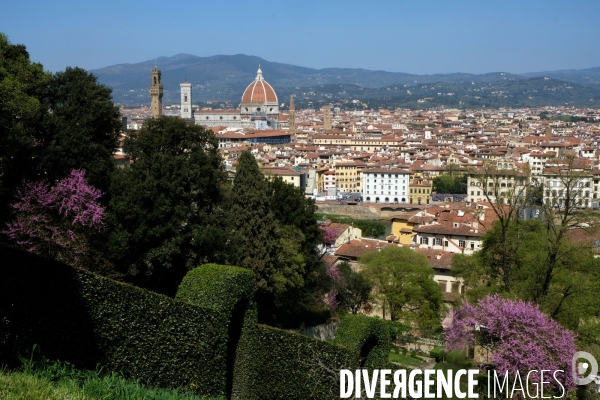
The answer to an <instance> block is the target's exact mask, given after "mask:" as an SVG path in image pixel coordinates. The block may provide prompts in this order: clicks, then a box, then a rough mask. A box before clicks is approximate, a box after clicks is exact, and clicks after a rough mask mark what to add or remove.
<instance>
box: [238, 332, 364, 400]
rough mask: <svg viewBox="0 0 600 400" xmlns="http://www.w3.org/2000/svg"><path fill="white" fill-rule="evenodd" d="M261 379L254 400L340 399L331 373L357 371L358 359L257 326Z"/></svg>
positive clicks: (316, 342)
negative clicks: (333, 371) (344, 370)
mask: <svg viewBox="0 0 600 400" xmlns="http://www.w3.org/2000/svg"><path fill="white" fill-rule="evenodd" d="M253 356H254V357H255V358H256V359H257V361H258V363H257V367H258V379H257V381H256V385H255V386H254V390H253V392H252V396H249V397H248V398H253V399H272V400H276V399H285V400H288V399H337V398H339V394H340V383H339V378H336V377H333V376H331V375H330V373H329V372H328V371H327V369H326V368H329V369H332V370H339V369H351V370H355V369H357V368H358V365H359V356H358V354H357V353H356V352H354V351H351V350H349V349H346V348H343V347H339V346H335V345H333V344H332V343H328V342H322V341H319V340H317V339H312V338H309V337H306V336H302V335H299V334H296V333H293V332H289V331H285V330H282V329H277V328H273V327H270V326H266V325H258V348H257V350H256V351H255V352H254V353H253Z"/></svg>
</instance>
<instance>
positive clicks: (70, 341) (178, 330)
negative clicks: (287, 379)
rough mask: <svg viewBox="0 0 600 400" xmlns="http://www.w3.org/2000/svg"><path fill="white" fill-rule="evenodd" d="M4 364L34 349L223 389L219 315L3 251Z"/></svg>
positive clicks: (0, 318)
mask: <svg viewBox="0 0 600 400" xmlns="http://www.w3.org/2000/svg"><path fill="white" fill-rule="evenodd" d="M0 259H1V260H2V263H3V268H2V270H1V271H0V363H1V362H5V363H10V362H11V361H13V362H14V361H16V355H17V354H19V353H21V354H26V353H27V352H28V350H30V349H31V348H32V346H33V345H34V344H37V345H38V346H39V348H40V350H41V352H42V354H44V355H45V356H46V357H48V358H50V359H60V360H64V361H68V362H70V363H73V364H74V365H75V366H77V367H78V368H82V369H94V368H95V367H96V365H97V364H100V365H103V366H105V368H107V370H108V371H117V372H121V373H122V374H124V376H125V377H126V378H128V379H142V380H143V381H144V382H147V383H148V384H150V385H153V386H158V387H173V388H175V387H193V388H195V389H196V391H197V392H199V393H203V394H206V395H213V396H214V395H223V394H224V393H225V390H226V380H225V374H226V373H225V371H223V365H224V363H223V359H224V358H225V355H226V354H227V342H228V330H227V329H224V328H223V325H222V321H223V319H222V316H221V315H219V314H218V313H217V312H216V311H214V310H213V309H210V308H203V307H199V306H194V305H191V304H187V303H184V302H180V301H176V300H173V299H170V298H167V297H165V296H162V295H158V294H155V293H152V292H148V291H146V290H143V289H139V288H136V287H133V286H129V285H125V284H121V283H118V282H115V281H112V280H110V279H107V278H103V277H100V276H97V275H94V274H91V273H88V272H86V271H83V270H79V269H75V268H72V267H69V266H67V265H65V264H61V263H58V262H55V261H52V260H49V259H45V258H42V257H39V256H35V255H32V254H29V253H26V252H24V251H21V250H16V249H12V248H9V247H5V246H0Z"/></svg>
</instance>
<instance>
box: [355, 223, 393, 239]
mask: <svg viewBox="0 0 600 400" xmlns="http://www.w3.org/2000/svg"><path fill="white" fill-rule="evenodd" d="M352 225H353V226H355V227H356V228H358V229H360V230H361V232H362V235H363V236H366V237H373V238H378V237H380V236H383V235H385V226H384V225H383V224H382V223H381V222H379V221H365V220H360V219H358V220H355V221H353V223H352Z"/></svg>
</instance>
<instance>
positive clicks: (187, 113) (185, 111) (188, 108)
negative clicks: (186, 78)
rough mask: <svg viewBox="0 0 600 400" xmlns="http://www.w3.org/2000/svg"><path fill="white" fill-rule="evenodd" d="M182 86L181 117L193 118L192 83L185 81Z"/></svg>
mask: <svg viewBox="0 0 600 400" xmlns="http://www.w3.org/2000/svg"><path fill="white" fill-rule="evenodd" d="M179 87H180V88H181V118H183V119H192V84H191V83H189V82H183V83H181V84H180V85H179Z"/></svg>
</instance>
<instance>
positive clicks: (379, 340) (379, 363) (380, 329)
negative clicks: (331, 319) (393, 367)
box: [335, 314, 391, 369]
mask: <svg viewBox="0 0 600 400" xmlns="http://www.w3.org/2000/svg"><path fill="white" fill-rule="evenodd" d="M335 343H336V344H337V345H339V346H343V347H347V348H349V349H351V350H353V351H355V352H357V353H359V354H360V357H361V367H363V368H369V369H381V368H385V367H386V366H389V363H388V354H389V353H390V348H391V341H390V330H389V328H388V326H387V324H386V321H384V320H382V319H380V318H373V317H368V316H366V315H358V314H356V315H355V314H346V315H345V316H343V317H342V319H341V320H340V324H339V325H338V329H337V332H336V335H335Z"/></svg>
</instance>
